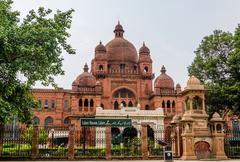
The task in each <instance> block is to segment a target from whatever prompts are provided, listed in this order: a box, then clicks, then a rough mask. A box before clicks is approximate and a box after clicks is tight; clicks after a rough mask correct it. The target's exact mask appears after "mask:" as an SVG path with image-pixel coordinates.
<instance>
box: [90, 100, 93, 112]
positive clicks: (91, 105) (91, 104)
mask: <svg viewBox="0 0 240 162" xmlns="http://www.w3.org/2000/svg"><path fill="white" fill-rule="evenodd" d="M93 105H94V101H93V99H91V100H90V111H93Z"/></svg>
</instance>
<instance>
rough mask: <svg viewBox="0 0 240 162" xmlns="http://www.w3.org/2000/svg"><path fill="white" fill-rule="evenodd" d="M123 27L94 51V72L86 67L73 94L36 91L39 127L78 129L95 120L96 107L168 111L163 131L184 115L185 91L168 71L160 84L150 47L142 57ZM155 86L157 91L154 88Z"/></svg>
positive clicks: (165, 115)
mask: <svg viewBox="0 0 240 162" xmlns="http://www.w3.org/2000/svg"><path fill="white" fill-rule="evenodd" d="M123 33H124V30H123V27H122V25H121V24H120V23H119V22H118V24H117V25H116V26H115V29H114V34H115V37H114V39H113V40H111V41H110V42H108V43H107V44H106V45H105V46H104V45H103V44H102V42H100V43H99V45H97V46H96V48H95V57H94V58H93V59H92V62H91V69H90V72H89V67H88V65H87V64H85V66H84V68H83V73H81V74H80V75H79V76H77V78H76V79H75V80H74V81H73V83H72V89H33V94H34V96H35V97H36V99H37V100H38V101H39V108H37V109H35V111H34V123H35V124H39V125H41V126H47V125H49V124H52V125H62V124H69V123H72V124H75V125H76V126H78V125H80V120H79V119H80V118H81V117H94V116H95V115H96V107H99V106H100V107H102V109H103V110H119V109H121V108H122V107H127V108H130V107H139V108H140V110H146V111H149V112H150V111H151V110H156V109H158V108H161V109H162V110H163V112H164V127H165V128H166V127H168V126H169V124H170V121H171V119H172V117H173V116H174V115H175V114H180V113H181V112H182V110H183V108H182V101H181V96H182V95H181V87H180V85H179V84H177V85H176V86H174V81H173V79H172V78H171V77H170V76H168V75H167V74H166V69H165V67H164V66H162V68H161V74H160V75H159V76H158V77H157V78H156V79H155V81H154V86H153V85H152V84H153V80H154V73H153V71H152V59H151V55H150V50H149V48H148V47H147V46H146V45H145V43H143V46H142V47H141V48H140V49H139V52H137V50H136V48H135V47H134V45H133V44H132V43H131V42H129V41H128V40H126V39H125V38H124V36H123ZM153 87H154V89H153Z"/></svg>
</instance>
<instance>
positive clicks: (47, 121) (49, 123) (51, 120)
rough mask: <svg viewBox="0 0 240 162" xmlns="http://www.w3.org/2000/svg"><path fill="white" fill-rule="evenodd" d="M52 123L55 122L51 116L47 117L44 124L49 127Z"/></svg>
mask: <svg viewBox="0 0 240 162" xmlns="http://www.w3.org/2000/svg"><path fill="white" fill-rule="evenodd" d="M51 124H53V118H52V117H50V116H49V117H47V118H46V119H45V121H44V125H45V127H47V126H49V125H51Z"/></svg>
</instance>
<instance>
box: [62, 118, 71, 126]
mask: <svg viewBox="0 0 240 162" xmlns="http://www.w3.org/2000/svg"><path fill="white" fill-rule="evenodd" d="M63 123H64V124H66V125H68V124H70V119H69V117H66V118H65V119H64V120H63Z"/></svg>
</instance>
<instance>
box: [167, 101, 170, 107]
mask: <svg viewBox="0 0 240 162" xmlns="http://www.w3.org/2000/svg"><path fill="white" fill-rule="evenodd" d="M170 105H171V104H170V101H169V100H168V101H167V108H170Z"/></svg>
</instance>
